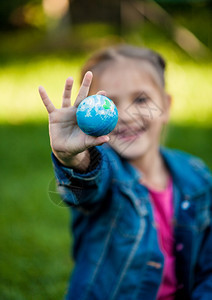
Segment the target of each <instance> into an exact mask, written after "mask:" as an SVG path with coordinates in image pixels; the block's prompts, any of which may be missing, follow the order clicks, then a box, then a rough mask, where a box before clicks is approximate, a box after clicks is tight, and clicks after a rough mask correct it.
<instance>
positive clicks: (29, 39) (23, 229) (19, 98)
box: [0, 1, 212, 300]
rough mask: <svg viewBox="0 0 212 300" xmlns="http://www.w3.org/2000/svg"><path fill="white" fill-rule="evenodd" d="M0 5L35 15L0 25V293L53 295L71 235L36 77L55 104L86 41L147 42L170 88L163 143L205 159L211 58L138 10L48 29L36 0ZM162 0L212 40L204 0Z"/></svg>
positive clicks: (67, 264)
mask: <svg viewBox="0 0 212 300" xmlns="http://www.w3.org/2000/svg"><path fill="white" fill-rule="evenodd" d="M15 3H16V4H15ZM161 3H162V1H161ZM2 5H5V7H7V8H8V10H7V11H8V13H7V16H8V15H9V12H11V11H12V10H14V8H15V7H16V6H15V5H17V7H19V6H22V7H25V12H26V11H27V9H26V7H28V8H29V7H31V8H32V7H34V8H36V7H37V8H36V9H37V13H35V14H34V20H37V21H34V24H35V25H32V21H30V22H31V23H30V24H31V25H30V24H29V25H26V26H25V25H24V30H20V29H19V30H17V29H16V30H15V31H13V30H10V31H7V32H6V31H1V33H0V39H1V44H0V91H1V95H3V96H2V97H1V99H0V105H1V110H0V136H1V143H0V155H1V158H2V160H1V169H0V172H2V173H1V181H0V189H1V204H2V205H1V213H0V214H1V215H0V216H1V224H0V232H1V244H0V252H1V257H2V259H1V262H0V299H6V300H7V299H8V300H12V299H21V300H22V299H51V300H52V299H55V300H56V299H61V298H62V297H63V295H64V293H65V291H66V288H67V282H68V279H69V274H70V271H71V269H72V267H73V261H72V259H71V260H70V257H69V254H70V247H71V246H72V240H71V241H70V237H69V229H68V226H69V222H70V220H69V219H70V217H69V210H68V209H67V208H62V207H60V206H57V205H55V203H54V201H53V199H52V198H51V197H49V195H50V194H49V185H50V184H51V183H52V181H53V180H54V174H53V170H52V165H51V158H50V146H49V137H48V120H47V113H46V110H45V108H44V106H43V104H42V102H41V100H40V97H39V95H38V90H37V89H38V86H39V85H43V86H44V87H45V88H46V90H47V92H48V94H49V96H50V98H51V99H52V101H53V102H54V104H55V105H56V106H57V107H59V106H60V105H61V96H62V91H63V86H64V83H65V79H66V78H67V77H68V76H70V75H71V76H73V77H74V79H75V85H74V91H73V100H74V98H75V96H76V93H77V90H78V86H79V83H78V79H79V73H80V68H81V66H82V64H83V63H84V62H85V60H86V58H87V57H88V56H90V54H91V53H92V52H93V51H94V50H97V49H99V48H102V47H105V46H109V45H111V44H116V43H132V44H134V45H138V46H142V45H143V46H146V47H150V48H152V49H154V50H156V51H158V52H160V53H161V54H162V55H163V56H164V57H165V58H166V60H167V77H166V78H167V80H166V81H167V90H168V92H169V93H170V94H172V95H173V107H172V114H171V123H170V125H169V126H168V127H167V138H166V140H165V141H163V143H164V144H165V145H167V146H169V147H171V148H179V149H182V150H185V151H188V152H190V153H192V154H194V155H197V156H199V157H201V158H203V160H204V161H205V162H206V163H207V164H208V165H209V166H210V167H211V168H212V157H211V136H212V101H211V94H212V93H211V92H212V90H211V77H212V61H211V57H210V56H209V57H205V58H202V59H199V60H197V59H194V58H192V57H191V56H189V55H188V54H187V53H186V52H185V51H183V50H182V49H181V48H180V47H179V46H178V45H176V43H175V42H174V41H173V40H172V39H171V38H170V36H169V35H168V34H167V33H166V32H165V31H163V30H162V29H161V28H160V27H157V26H155V25H153V24H152V23H151V22H149V21H147V20H146V19H142V18H141V20H139V22H137V23H136V24H134V25H132V26H131V25H129V24H127V26H126V25H123V26H121V28H117V26H112V25H111V24H108V23H100V22H96V23H94V22H93V23H92V22H89V23H85V24H80V23H79V24H72V27H69V28H67V27H66V26H65V27H64V26H63V25H64V23H60V24H59V25H58V27H57V28H54V30H52V27H51V28H50V29H49V28H48V26H46V25H47V24H46V19H45V16H44V15H40V17H39V14H42V13H43V12H42V7H41V1H14V2H13V3H12V2H11V3H9V2H8V3H6V2H4V4H1V8H0V16H1V12H2V10H3V6H2ZM13 5H14V6H13ZM9 7H10V9H9ZM12 7H13V8H12ZM163 7H165V8H166V10H167V11H168V12H169V13H170V15H171V16H172V18H173V20H174V22H175V23H176V24H179V25H182V26H185V27H186V28H188V29H190V30H191V31H192V32H193V33H194V34H195V35H196V36H197V37H198V39H199V40H200V41H202V42H203V43H204V44H205V45H206V46H207V47H208V48H209V49H210V50H212V42H211V37H212V32H211V31H212V26H211V25H212V24H211V22H212V21H211V17H210V15H211V11H210V4H201V5H200V4H195V5H189V6H185V5H183V6H177V5H176V6H173V5H168V4H166V5H164V4H163ZM5 11H6V10H5ZM29 11H30V10H28V12H29ZM35 11H36V10H34V12H35ZM38 11H39V13H38ZM28 12H27V13H26V14H25V16H27V15H28ZM5 16H6V15H5ZM36 18H37V19H36ZM39 18H40V19H39ZM0 19H1V18H0ZM32 19H33V18H30V20H32ZM2 20H3V19H2ZM4 20H5V19H4ZM38 20H40V21H38ZM202 20H204V22H203V21H202ZM2 22H3V21H2ZM39 22H40V23H39ZM39 24H40V25H39ZM9 26H11V25H9ZM32 27H33V29H32ZM30 28H31V29H30ZM7 29H8V28H7ZM29 29H30V30H29Z"/></svg>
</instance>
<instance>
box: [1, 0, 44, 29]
mask: <svg viewBox="0 0 212 300" xmlns="http://www.w3.org/2000/svg"><path fill="white" fill-rule="evenodd" d="M41 2H42V0H13V1H1V4H0V29H1V30H5V29H12V28H16V27H28V26H30V20H29V18H28V16H29V17H30V18H32V23H33V22H34V16H35V15H37V16H38V18H39V15H40V12H39V11H38V10H39V9H38V8H41ZM32 7H33V10H32ZM28 13H29V15H28V16H27V14H28ZM38 22H39V21H38Z"/></svg>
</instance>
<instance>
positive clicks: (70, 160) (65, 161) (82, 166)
mask: <svg viewBox="0 0 212 300" xmlns="http://www.w3.org/2000/svg"><path fill="white" fill-rule="evenodd" d="M53 153H54V151H53ZM54 155H55V156H56V158H57V159H58V160H59V162H60V163H61V164H62V165H63V166H64V167H66V168H72V169H77V170H80V171H85V170H86V169H87V168H88V166H89V164H90V155H89V151H88V150H85V151H83V152H81V153H78V154H76V155H74V156H67V155H66V156H64V157H61V155H60V156H58V154H57V153H54Z"/></svg>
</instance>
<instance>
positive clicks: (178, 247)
mask: <svg viewBox="0 0 212 300" xmlns="http://www.w3.org/2000/svg"><path fill="white" fill-rule="evenodd" d="M183 248H184V245H183V244H182V243H179V244H177V245H176V250H177V251H181V250H183Z"/></svg>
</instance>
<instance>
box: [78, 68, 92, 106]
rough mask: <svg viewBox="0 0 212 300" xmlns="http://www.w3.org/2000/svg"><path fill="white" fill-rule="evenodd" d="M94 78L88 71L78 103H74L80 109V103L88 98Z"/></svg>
mask: <svg viewBox="0 0 212 300" xmlns="http://www.w3.org/2000/svg"><path fill="white" fill-rule="evenodd" d="M92 78H93V74H92V72H90V71H88V72H87V73H86V74H85V76H84V78H83V81H82V84H81V87H80V90H79V93H78V96H77V98H76V101H75V102H74V106H76V107H78V105H79V104H80V102H81V101H82V100H83V99H85V98H86V97H87V96H88V92H89V88H90V85H91V82H92Z"/></svg>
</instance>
